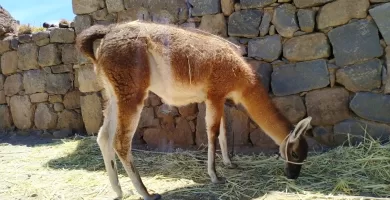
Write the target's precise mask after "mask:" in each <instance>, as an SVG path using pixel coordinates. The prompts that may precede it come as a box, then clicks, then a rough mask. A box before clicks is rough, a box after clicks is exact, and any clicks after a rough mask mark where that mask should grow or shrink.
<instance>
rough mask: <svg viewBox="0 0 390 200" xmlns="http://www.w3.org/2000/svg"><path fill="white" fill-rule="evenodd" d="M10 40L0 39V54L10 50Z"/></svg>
mask: <svg viewBox="0 0 390 200" xmlns="http://www.w3.org/2000/svg"><path fill="white" fill-rule="evenodd" d="M10 43H11V40H0V54H3V53H4V52H6V51H10V50H11V45H10Z"/></svg>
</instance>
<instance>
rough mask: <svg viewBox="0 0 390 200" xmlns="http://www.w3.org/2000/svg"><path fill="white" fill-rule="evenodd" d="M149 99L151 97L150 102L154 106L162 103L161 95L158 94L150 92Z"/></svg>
mask: <svg viewBox="0 0 390 200" xmlns="http://www.w3.org/2000/svg"><path fill="white" fill-rule="evenodd" d="M149 99H150V104H151V105H152V106H159V105H161V99H160V97H159V96H157V95H156V94H154V93H152V92H150V93H149Z"/></svg>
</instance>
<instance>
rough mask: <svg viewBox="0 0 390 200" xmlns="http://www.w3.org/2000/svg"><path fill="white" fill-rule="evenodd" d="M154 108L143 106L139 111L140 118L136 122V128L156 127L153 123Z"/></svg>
mask: <svg viewBox="0 0 390 200" xmlns="http://www.w3.org/2000/svg"><path fill="white" fill-rule="evenodd" d="M154 119H155V114H154V109H153V108H152V107H144V108H143V109H142V112H141V118H140V120H139V123H138V128H152V127H154V128H156V127H155V126H154V125H155V124H154Z"/></svg>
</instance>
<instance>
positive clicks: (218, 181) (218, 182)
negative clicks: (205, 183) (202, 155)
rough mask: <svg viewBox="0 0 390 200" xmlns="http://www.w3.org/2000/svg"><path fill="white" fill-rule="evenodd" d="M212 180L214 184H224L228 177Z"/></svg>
mask: <svg viewBox="0 0 390 200" xmlns="http://www.w3.org/2000/svg"><path fill="white" fill-rule="evenodd" d="M211 182H212V183H214V184H223V183H226V178H225V177H217V179H215V180H211Z"/></svg>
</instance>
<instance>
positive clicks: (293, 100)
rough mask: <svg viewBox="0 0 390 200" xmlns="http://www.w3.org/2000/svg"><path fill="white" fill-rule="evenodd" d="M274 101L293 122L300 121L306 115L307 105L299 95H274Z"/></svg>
mask: <svg viewBox="0 0 390 200" xmlns="http://www.w3.org/2000/svg"><path fill="white" fill-rule="evenodd" d="M272 102H273V103H274V104H275V106H276V107H277V108H278V110H279V111H280V113H282V114H283V115H284V116H285V117H286V118H287V119H288V120H289V121H290V122H291V123H292V124H296V123H298V122H299V121H300V120H302V119H303V118H304V117H305V116H306V107H305V104H304V103H303V100H302V98H301V97H300V96H298V95H290V96H284V97H274V98H272Z"/></svg>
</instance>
